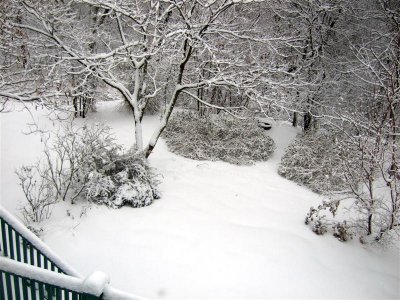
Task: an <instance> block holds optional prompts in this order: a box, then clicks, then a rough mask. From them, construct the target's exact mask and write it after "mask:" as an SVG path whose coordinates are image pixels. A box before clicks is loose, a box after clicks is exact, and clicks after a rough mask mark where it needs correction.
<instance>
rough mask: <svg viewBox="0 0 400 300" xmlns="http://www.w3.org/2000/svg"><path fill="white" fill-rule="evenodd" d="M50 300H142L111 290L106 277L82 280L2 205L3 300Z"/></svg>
mask: <svg viewBox="0 0 400 300" xmlns="http://www.w3.org/2000/svg"><path fill="white" fill-rule="evenodd" d="M56 262H57V263H56ZM50 299H51V300H95V299H103V300H115V299H132V300H138V299H142V298H141V297H137V296H133V295H130V294H127V293H124V292H122V291H119V290H117V289H114V288H112V287H111V286H110V285H109V277H108V276H107V275H106V274H104V273H101V272H95V273H93V274H92V275H90V276H88V277H86V278H83V277H82V276H81V275H80V274H79V273H77V272H76V271H75V270H74V269H73V268H71V267H70V266H69V265H68V264H66V263H65V262H64V261H63V260H62V259H60V258H59V257H58V256H57V255H56V254H55V253H54V252H52V251H51V249H49V248H48V247H47V245H46V244H44V243H43V242H42V241H41V240H40V239H39V238H38V237H37V236H35V235H34V234H33V233H32V232H30V231H29V230H27V228H26V227H25V226H24V225H23V224H22V223H21V222H20V221H18V220H17V219H16V218H15V217H14V216H13V215H11V214H10V213H8V212H7V211H6V210H5V209H4V208H2V207H1V205H0V300H50Z"/></svg>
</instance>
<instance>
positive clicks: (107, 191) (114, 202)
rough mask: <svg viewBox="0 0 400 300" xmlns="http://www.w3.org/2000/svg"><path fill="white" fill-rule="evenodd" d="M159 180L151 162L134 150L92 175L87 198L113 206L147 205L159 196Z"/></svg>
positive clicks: (87, 187)
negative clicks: (150, 164)
mask: <svg viewBox="0 0 400 300" xmlns="http://www.w3.org/2000/svg"><path fill="white" fill-rule="evenodd" d="M157 185H158V181H157V180H156V176H155V175H154V173H153V171H152V170H151V168H150V167H149V165H148V163H147V161H146V160H145V159H144V158H143V157H142V156H141V155H137V154H134V153H128V154H124V155H121V156H119V157H118V158H117V159H115V160H113V161H110V162H109V163H108V164H106V165H104V167H103V168H101V169H96V170H94V171H93V172H92V173H91V174H90V175H89V182H88V184H87V186H86V188H85V193H86V198H87V199H88V200H90V201H94V202H97V203H101V204H106V205H108V206H110V207H114V208H117V207H121V206H123V205H125V204H129V205H131V206H133V207H143V206H147V205H150V204H151V203H153V201H154V199H159V198H160V195H159V193H158V191H157V188H156V187H157Z"/></svg>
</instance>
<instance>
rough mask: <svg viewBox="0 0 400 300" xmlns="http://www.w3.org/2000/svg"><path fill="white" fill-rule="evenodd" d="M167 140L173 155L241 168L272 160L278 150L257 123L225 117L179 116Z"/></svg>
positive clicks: (167, 131) (172, 121) (186, 113)
mask: <svg viewBox="0 0 400 300" xmlns="http://www.w3.org/2000/svg"><path fill="white" fill-rule="evenodd" d="M164 138H165V140H166V143H167V145H168V148H169V149H170V150H171V151H172V152H174V153H176V154H179V155H182V156H184V157H187V158H191V159H195V160H211V161H217V160H221V161H226V162H229V163H232V164H238V165H243V164H252V163H254V162H257V161H265V160H268V158H269V157H270V156H271V155H272V153H273V151H274V149H275V143H274V141H273V140H272V139H271V138H270V137H269V136H267V135H266V134H265V131H264V130H262V129H260V128H258V127H257V125H256V123H255V122H252V121H243V120H239V119H236V118H233V117H227V116H222V115H218V116H205V117H199V116H198V115H197V114H196V113H188V112H182V113H178V114H176V115H174V116H173V117H172V118H171V120H170V121H169V122H168V125H167V128H166V130H165V131H164Z"/></svg>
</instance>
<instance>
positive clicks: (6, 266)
mask: <svg viewBox="0 0 400 300" xmlns="http://www.w3.org/2000/svg"><path fill="white" fill-rule="evenodd" d="M0 266H1V268H0V299H1V300H3V299H6V300H45V299H52V300H94V299H101V295H98V296H96V295H94V294H91V293H90V292H88V288H87V287H86V286H85V283H84V280H83V279H81V278H75V277H73V276H69V275H66V274H60V273H55V272H53V271H50V270H44V269H40V268H38V267H35V266H30V265H27V264H24V263H21V262H17V261H13V260H11V259H9V258H0Z"/></svg>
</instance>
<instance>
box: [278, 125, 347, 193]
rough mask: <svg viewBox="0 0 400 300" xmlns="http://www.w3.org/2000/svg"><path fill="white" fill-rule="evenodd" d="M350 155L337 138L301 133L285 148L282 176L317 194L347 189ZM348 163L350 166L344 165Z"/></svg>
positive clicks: (328, 135) (313, 133) (280, 168)
mask: <svg viewBox="0 0 400 300" xmlns="http://www.w3.org/2000/svg"><path fill="white" fill-rule="evenodd" d="M349 156H351V153H348V151H347V153H344V152H343V149H342V148H341V147H340V146H339V144H338V143H337V140H336V138H335V136H334V135H331V134H329V133H327V132H324V131H320V132H310V133H302V134H299V135H298V136H297V138H296V139H295V141H294V142H293V143H292V144H291V145H290V146H289V147H288V148H287V149H286V152H285V154H284V156H283V157H282V160H281V164H280V166H279V170H278V172H279V174H280V175H282V176H283V177H285V178H287V179H290V180H293V181H295V182H297V183H299V184H301V185H304V186H307V187H309V188H310V189H311V190H313V191H314V192H317V193H324V192H328V191H340V190H344V189H346V188H348V187H347V185H346V178H345V170H346V168H347V167H348V165H349V163H350V164H351V160H349ZM345 162H347V166H346V165H345Z"/></svg>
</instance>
